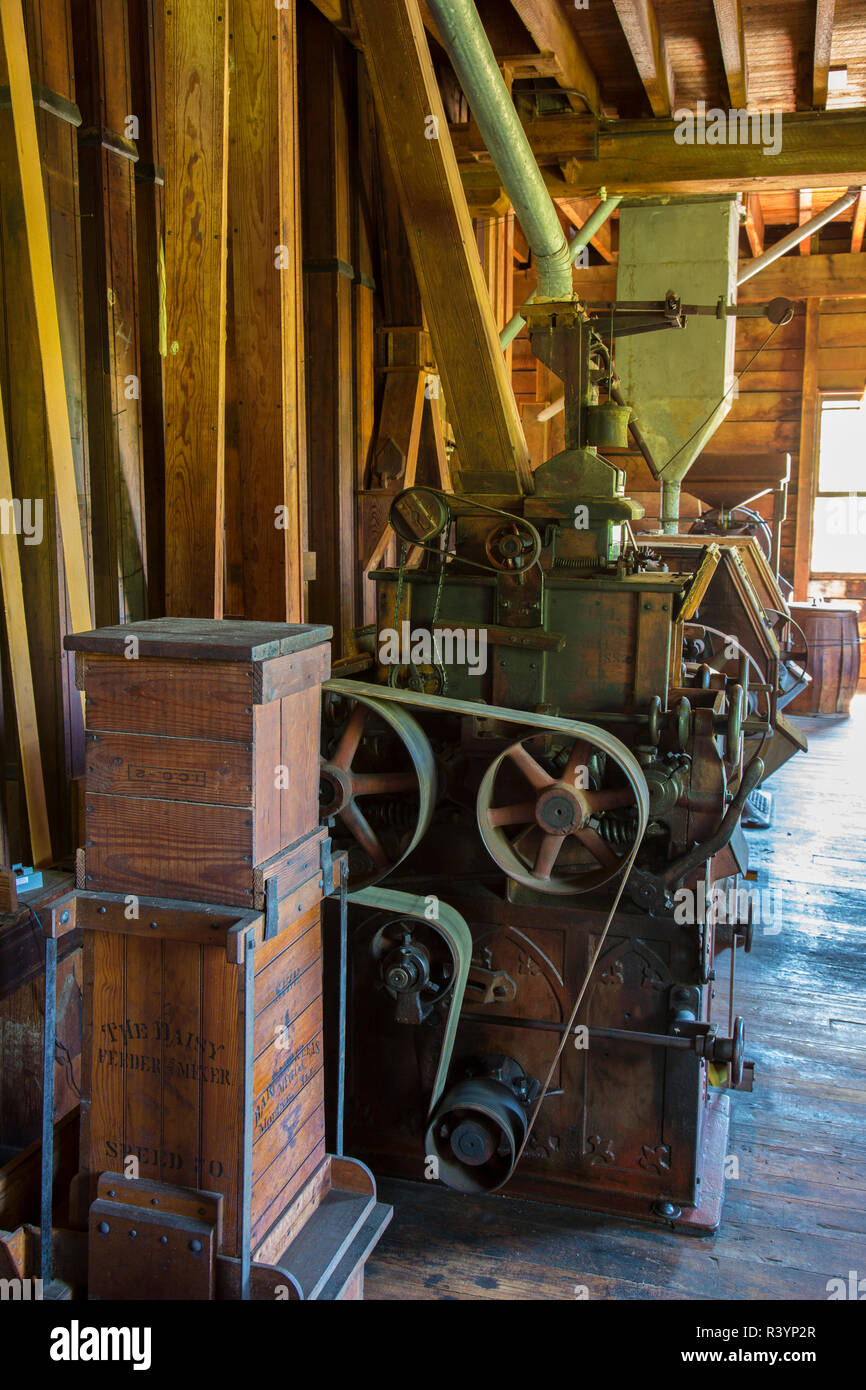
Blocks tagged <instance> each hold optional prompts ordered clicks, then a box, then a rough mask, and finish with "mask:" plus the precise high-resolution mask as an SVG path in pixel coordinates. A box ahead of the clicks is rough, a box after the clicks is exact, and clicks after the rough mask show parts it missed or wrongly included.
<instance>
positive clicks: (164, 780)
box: [126, 763, 207, 787]
mask: <svg viewBox="0 0 866 1390" xmlns="http://www.w3.org/2000/svg"><path fill="white" fill-rule="evenodd" d="M126 775H127V777H128V778H129V780H130V782H158V783H159V784H160V785H161V786H166V785H169V784H173V785H175V786H182V787H204V786H207V775H206V773H204V772H201V771H198V770H196V769H195V768H176V767H136V766H135V764H134V763H128V764H127V769H126Z"/></svg>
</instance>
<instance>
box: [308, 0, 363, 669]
mask: <svg viewBox="0 0 866 1390" xmlns="http://www.w3.org/2000/svg"><path fill="white" fill-rule="evenodd" d="M301 53H302V62H301V67H300V75H301V93H302V112H303V120H302V123H301V126H302V131H301V135H302V142H303V143H302V158H303V166H302V180H303V182H302V188H303V196H302V208H303V217H304V223H303V236H304V313H305V325H306V356H307V362H308V364H309V366H308V370H307V437H308V439H309V441H310V480H309V518H310V520H309V526H310V546H311V548H312V550H313V551H315V553H316V579H315V582H313V583H312V584H311V586H310V601H309V609H310V620H311V621H314V622H327V623H330V624H331V626H332V627H333V629H334V650H335V655H339V654H340V653H341V652H342V651H343V649H344V647H345V644H346V637H347V634H348V633H349V631H350V630H351V628H352V627H353V626H354V623H355V598H356V592H357V586H358V574H357V561H356V555H355V547H356V539H355V486H356V474H355V425H354V413H353V407H354V379H355V364H354V360H353V340H352V291H353V284H354V281H355V278H356V272H355V268H354V266H353V265H352V263H351V257H352V232H351V212H350V206H351V197H352V174H351V171H350V148H349V114H348V113H349V109H350V108H349V98H350V94H351V86H352V63H353V56H352V52H351V49H350V47H349V45H348V44H347V43H346V41H345V40H344V39H342V38H341V37H340V36H339V34H337V33H336V32H335V31H334V30H333V28H332V27H331V25H330V24H328V22H327V20H325V19H323V18H322V16H321V15H320V14H319V13H317V12H316V11H315V10H312V9H310V8H309V6H307V7H306V8H305V9H304V11H303V15H302V23H301Z"/></svg>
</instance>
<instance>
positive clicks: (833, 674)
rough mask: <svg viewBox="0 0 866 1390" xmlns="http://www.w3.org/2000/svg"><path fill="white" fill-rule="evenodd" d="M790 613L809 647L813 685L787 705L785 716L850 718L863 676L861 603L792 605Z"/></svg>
mask: <svg viewBox="0 0 866 1390" xmlns="http://www.w3.org/2000/svg"><path fill="white" fill-rule="evenodd" d="M790 609H791V616H792V618H793V619H794V621H795V622H796V623H799V624H800V627H801V628H802V629H803V631H804V632H805V634H806V640H807V642H808V643H809V674H810V676H811V677H812V684H811V685H810V686H807V688H806V689H805V690H804V691H803V692H802V693H801V694H800V695H798V696H797V698H796V700H793V701H792V702H791V704H790V705H788V707H787V710H786V711H785V712H786V714H819V715H835V714H850V712H851V697H852V695H854V694H855V692H856V690H857V681H858V679H859V676H860V634H859V631H858V625H857V618H858V614H859V611H860V605H859V603H851V602H848V601H847V600H845V599H829V600H828V601H827V602H826V603H822V604H820V605H818V604H811V603H792V604H790ZM794 641H795V642H797V641H798V638H797V633H796V630H795V632H794Z"/></svg>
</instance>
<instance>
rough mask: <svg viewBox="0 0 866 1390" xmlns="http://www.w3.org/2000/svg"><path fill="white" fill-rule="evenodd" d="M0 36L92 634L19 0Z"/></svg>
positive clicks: (81, 623) (77, 567)
mask: <svg viewBox="0 0 866 1390" xmlns="http://www.w3.org/2000/svg"><path fill="white" fill-rule="evenodd" d="M0 28H2V31H3V43H4V47H5V50H6V66H7V69H8V73H9V88H10V91H11V95H12V115H13V120H14V122H15V146H16V150H17V153H18V166H19V170H20V174H21V192H22V197H23V202H24V221H25V225H26V229H27V251H28V255H29V259H30V273H31V278H32V281H33V300H34V308H35V313H36V329H37V332H38V334H39V350H40V355H41V358H42V388H43V391H44V394H45V413H46V418H47V423H48V438H49V441H50V445H51V459H52V464H53V468H54V486H55V489H56V493H57V510H58V517H59V521H60V530H61V534H62V536H63V555H64V561H65V565H66V582H67V588H68V592H69V609H70V614H71V618H72V630H73V631H74V632H82V631H86V629H87V628H89V627H91V626H92V618H91V612H90V593H89V588H88V582H87V563H86V560H85V555H84V544H83V541H82V536H81V514H80V512H79V508H78V492H77V487H76V480H75V462H74V458H73V454H72V436H71V432H70V428H69V410H68V407H67V404H66V385H65V382H64V377H63V354H62V352H61V347H60V327H59V321H58V317H57V299H56V296H55V291H54V275H53V272H52V263H51V246H50V242H49V238H48V214H47V210H46V206H45V190H44V188H43V184H42V163H41V160H40V157H39V145H38V141H37V138H36V119H35V116H34V114H33V95H32V89H31V82H30V68H29V65H28V60H27V41H26V38H25V34H24V19H23V15H22V13H21V3H20V0H0Z"/></svg>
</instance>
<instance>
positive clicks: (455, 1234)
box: [366, 696, 866, 1300]
mask: <svg viewBox="0 0 866 1390" xmlns="http://www.w3.org/2000/svg"><path fill="white" fill-rule="evenodd" d="M800 722H801V723H802V725H803V727H804V729H805V730H806V732H807V734H808V736H809V740H810V751H809V753H808V755H806V756H800V757H797V758H795V759H793V760H792V762H790V763H788V765H787V766H786V767H784V768H783V769H782V770H781V772H780V773H778V774H777V776H776V777H775V778H774V779H773V782H772V783H771V785H770V788H769V789H770V790H772V791H773V792H774V800H775V805H774V818H773V825H772V827H771V829H770V830H768V831H756V832H753V833H751V834H750V836H749V841H750V850H751V857H752V864H753V866H754V867H756V868H758V869H759V871H760V874H761V887H762V888H763V889H765V890H766V892H767V895H768V896H767V897H766V898H765V899H764V905H765V907H766V909H767V910H766V912H765V914H764V916H765V918H766V920H764V921H763V922H762V925H761V927H760V929H759V930H758V931H757V933H756V941H755V945H754V949H753V951H752V953H751V954H750V955H749V956H744V955H743V954H742V952H740V953H738V957H737V981H736V983H737V990H736V1011H737V1013H740V1014H742V1015H743V1016H744V1018H745V1020H746V1039H747V1049H746V1050H747V1054H748V1055H749V1056H750V1057H752V1058H753V1059H754V1061H755V1066H756V1080H755V1089H754V1091H753V1092H752V1094H751V1095H746V1094H742V1095H741V1094H738V1093H735V1094H734V1095H733V1096H732V1110H733V1118H732V1124H731V1139H730V1150H731V1154H732V1155H733V1156H734V1157H735V1158H736V1160H737V1164H738V1168H739V1176H738V1177H737V1178H735V1179H733V1180H729V1182H728V1185H727V1195H726V1199H725V1208H724V1212H723V1215H722V1227H721V1230H720V1232H719V1234H718V1235H717V1236H715V1237H713V1238H712V1239H708V1240H707V1239H705V1240H701V1239H695V1238H692V1237H688V1236H677V1235H673V1234H670V1233H668V1232H666V1231H662V1230H656V1229H650V1228H645V1227H641V1226H637V1225H630V1224H627V1223H625V1222H621V1221H614V1220H612V1219H610V1218H599V1217H594V1216H587V1215H585V1214H583V1213H580V1212H576V1211H572V1210H570V1209H568V1208H565V1207H554V1206H547V1205H545V1204H543V1203H529V1202H523V1201H515V1200H511V1199H509V1198H506V1197H499V1198H487V1199H475V1198H470V1197H462V1196H460V1195H458V1194H456V1193H452V1192H448V1191H445V1190H444V1189H443V1188H441V1187H436V1188H432V1187H425V1186H423V1185H421V1184H418V1183H408V1182H394V1181H382V1182H380V1185H379V1190H380V1195H381V1198H382V1200H384V1201H387V1202H392V1203H393V1205H394V1221H393V1224H392V1226H391V1227H390V1229H389V1231H388V1234H387V1236H386V1238H385V1240H384V1241H383V1242H382V1244H381V1245H380V1246H379V1247H378V1248H377V1250H376V1251H375V1253H374V1255H373V1257H372V1259H371V1260H370V1262H369V1264H368V1265H367V1275H366V1297H367V1298H368V1299H377V1300H393V1299H411V1300H417V1299H452V1300H453V1299H457V1300H466V1299H470V1300H474V1299H513V1300H538V1299H543V1300H548V1299H555V1300H558V1299H574V1298H576V1297H579V1296H585V1295H583V1294H581V1293H580V1290H582V1289H585V1290H586V1291H587V1294H588V1296H589V1298H591V1299H628V1300H638V1299H674V1300H682V1299H712V1298H723V1299H769V1300H775V1299H797V1300H807V1299H824V1298H826V1285H827V1281H828V1279H831V1278H836V1277H841V1278H847V1275H848V1271H849V1270H850V1269H859V1270H860V1271H861V1272H863V1271H866V1047H864V1044H866V988H864V986H866V952H864V938H866V795H864V792H863V780H862V778H863V771H862V770H863V768H864V766H866V696H860V697H858V698H856V699H855V701H854V704H853V707H852V717H851V718H850V719H847V720H815V719H803V720H801V721H800ZM729 959H730V958H729V955H727V954H725V955H723V956H722V957H720V960H719V962H718V976H719V978H718V980H717V982H716V990H717V998H716V1007H717V1018H718V1021H719V1022H720V1023H724V1022H725V1021H726V1013H727V992H728V969H729Z"/></svg>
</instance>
